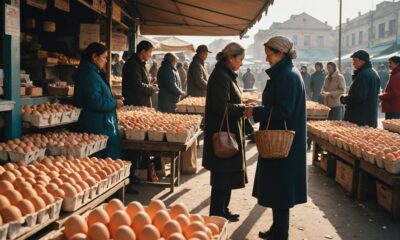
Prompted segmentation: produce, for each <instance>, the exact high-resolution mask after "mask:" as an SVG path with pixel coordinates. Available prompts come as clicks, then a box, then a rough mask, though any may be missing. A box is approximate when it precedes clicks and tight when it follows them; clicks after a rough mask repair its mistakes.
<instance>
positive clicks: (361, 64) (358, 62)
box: [340, 50, 381, 128]
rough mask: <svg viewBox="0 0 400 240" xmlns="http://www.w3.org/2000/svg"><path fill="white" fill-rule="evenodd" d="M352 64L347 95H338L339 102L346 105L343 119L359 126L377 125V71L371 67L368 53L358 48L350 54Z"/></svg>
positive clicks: (378, 81) (378, 89) (378, 80)
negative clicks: (352, 68)
mask: <svg viewBox="0 0 400 240" xmlns="http://www.w3.org/2000/svg"><path fill="white" fill-rule="evenodd" d="M351 58H353V66H354V68H355V69H356V70H355V71H354V75H353V84H351V86H350V89H349V93H348V95H347V96H342V97H340V102H341V103H342V104H344V105H345V106H346V110H345V113H344V119H343V120H345V121H349V122H352V123H355V124H357V125H359V126H364V125H368V126H370V127H375V128H376V127H377V126H378V94H379V91H380V87H381V86H380V79H379V76H378V73H377V72H376V71H375V70H374V69H373V68H372V64H371V62H370V60H369V54H368V53H367V52H366V51H364V50H358V51H357V52H355V53H353V55H351Z"/></svg>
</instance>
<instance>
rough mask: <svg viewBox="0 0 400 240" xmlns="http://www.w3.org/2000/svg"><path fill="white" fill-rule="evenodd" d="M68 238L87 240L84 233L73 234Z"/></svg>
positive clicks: (71, 239)
mask: <svg viewBox="0 0 400 240" xmlns="http://www.w3.org/2000/svg"><path fill="white" fill-rule="evenodd" d="M69 240H88V237H87V236H86V234H84V233H77V234H74V235H73V236H72V237H71V238H70V239H69Z"/></svg>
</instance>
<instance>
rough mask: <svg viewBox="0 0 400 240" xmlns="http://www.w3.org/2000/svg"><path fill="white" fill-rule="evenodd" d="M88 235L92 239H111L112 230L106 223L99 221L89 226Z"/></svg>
mask: <svg viewBox="0 0 400 240" xmlns="http://www.w3.org/2000/svg"><path fill="white" fill-rule="evenodd" d="M87 236H88V237H89V238H90V239H96V240H109V239H110V232H109V231H108V228H107V227H106V225H104V224H103V223H99V222H98V223H95V224H93V225H92V226H90V227H89V231H88V234H87Z"/></svg>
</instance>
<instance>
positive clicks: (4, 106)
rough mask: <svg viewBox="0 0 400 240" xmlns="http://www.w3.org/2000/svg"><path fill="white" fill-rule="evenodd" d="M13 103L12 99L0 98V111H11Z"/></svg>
mask: <svg viewBox="0 0 400 240" xmlns="http://www.w3.org/2000/svg"><path fill="white" fill-rule="evenodd" d="M14 105H15V102H14V101H9V100H3V99H0V112H7V111H12V110H13V109H14Z"/></svg>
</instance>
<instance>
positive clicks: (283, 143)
mask: <svg viewBox="0 0 400 240" xmlns="http://www.w3.org/2000/svg"><path fill="white" fill-rule="evenodd" d="M271 115H272V109H271V111H270V114H269V117H268V123H267V129H266V130H260V131H256V132H254V138H255V141H256V145H257V149H258V153H259V154H260V156H261V157H262V158H286V157H287V156H288V155H289V151H290V148H291V147H292V143H293V138H294V135H295V132H294V131H290V130H287V125H286V121H284V123H285V130H268V127H269V123H270V121H271Z"/></svg>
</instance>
